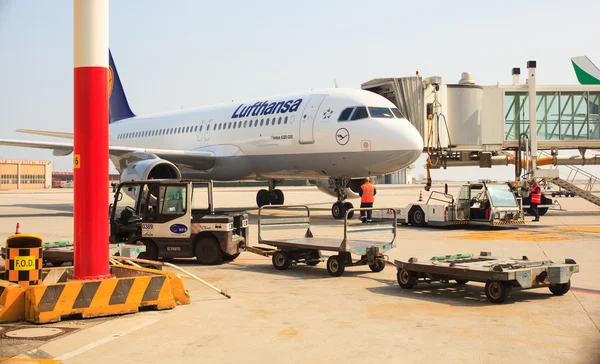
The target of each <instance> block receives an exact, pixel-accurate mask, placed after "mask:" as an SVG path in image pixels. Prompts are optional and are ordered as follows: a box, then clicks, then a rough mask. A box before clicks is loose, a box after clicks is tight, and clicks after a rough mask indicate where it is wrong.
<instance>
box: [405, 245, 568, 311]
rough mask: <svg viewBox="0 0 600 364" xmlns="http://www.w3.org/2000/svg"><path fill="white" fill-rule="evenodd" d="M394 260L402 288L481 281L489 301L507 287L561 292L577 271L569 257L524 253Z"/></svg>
mask: <svg viewBox="0 0 600 364" xmlns="http://www.w3.org/2000/svg"><path fill="white" fill-rule="evenodd" d="M394 263H395V265H396V268H397V270H398V273H397V278H398V284H399V285H400V287H402V288H404V289H410V288H413V287H415V286H416V285H417V283H419V282H426V283H431V282H434V281H441V282H444V283H449V281H450V280H454V281H456V283H458V284H466V283H467V282H469V281H476V282H483V283H485V295H486V297H487V298H488V300H489V301H490V302H493V303H502V302H504V301H505V300H506V298H508V296H509V295H510V292H511V290H525V289H532V288H540V287H548V288H549V289H550V292H552V293H553V294H554V295H557V296H562V295H564V294H565V293H567V292H568V291H569V289H570V288H571V276H572V275H573V274H574V273H578V272H579V265H578V264H577V263H576V262H575V261H574V260H573V259H565V262H564V263H554V262H553V261H550V260H543V261H531V260H529V259H528V258H527V257H526V256H523V257H522V258H521V259H515V258H499V257H493V256H492V254H491V253H490V252H481V253H480V254H479V256H474V255H473V254H470V253H469V254H455V255H442V256H435V257H433V258H431V259H430V260H429V261H427V262H423V263H419V261H418V259H417V258H410V259H409V260H408V262H402V261H399V260H396V261H395V262H394Z"/></svg>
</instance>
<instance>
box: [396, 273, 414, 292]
mask: <svg viewBox="0 0 600 364" xmlns="http://www.w3.org/2000/svg"><path fill="white" fill-rule="evenodd" d="M396 278H398V284H399V285H400V287H402V288H404V289H411V288H413V287H414V286H415V285H416V284H417V276H416V274H415V273H414V272H411V271H408V270H406V269H404V268H402V269H400V270H398V273H397V274H396Z"/></svg>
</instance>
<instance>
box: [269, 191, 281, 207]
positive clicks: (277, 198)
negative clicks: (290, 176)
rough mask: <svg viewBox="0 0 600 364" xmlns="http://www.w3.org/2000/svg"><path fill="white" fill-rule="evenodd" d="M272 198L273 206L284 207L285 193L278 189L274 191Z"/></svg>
mask: <svg viewBox="0 0 600 364" xmlns="http://www.w3.org/2000/svg"><path fill="white" fill-rule="evenodd" d="M270 196H271V205H283V201H284V196H283V191H282V190H279V189H276V190H273V191H272V192H271V194H270Z"/></svg>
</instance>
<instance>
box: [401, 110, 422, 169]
mask: <svg viewBox="0 0 600 364" xmlns="http://www.w3.org/2000/svg"><path fill="white" fill-rule="evenodd" d="M405 123H406V124H405V125H403V138H402V139H403V144H404V145H405V146H406V147H405V150H406V152H409V154H412V157H411V159H410V162H408V164H412V163H414V162H415V161H416V160H417V159H418V158H419V156H420V155H421V153H423V137H422V136H421V133H419V131H418V130H417V128H415V127H414V126H413V125H412V124H411V123H410V122H409V121H408V120H405Z"/></svg>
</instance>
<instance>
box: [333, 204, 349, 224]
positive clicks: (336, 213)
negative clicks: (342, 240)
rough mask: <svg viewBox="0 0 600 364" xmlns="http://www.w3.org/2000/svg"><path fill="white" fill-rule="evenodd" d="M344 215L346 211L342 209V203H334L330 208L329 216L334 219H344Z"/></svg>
mask: <svg viewBox="0 0 600 364" xmlns="http://www.w3.org/2000/svg"><path fill="white" fill-rule="evenodd" d="M345 213H346V209H345V208H344V203H343V202H336V203H334V204H333V206H331V215H332V216H333V218H334V219H336V220H340V219H343V218H344V214H345Z"/></svg>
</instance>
